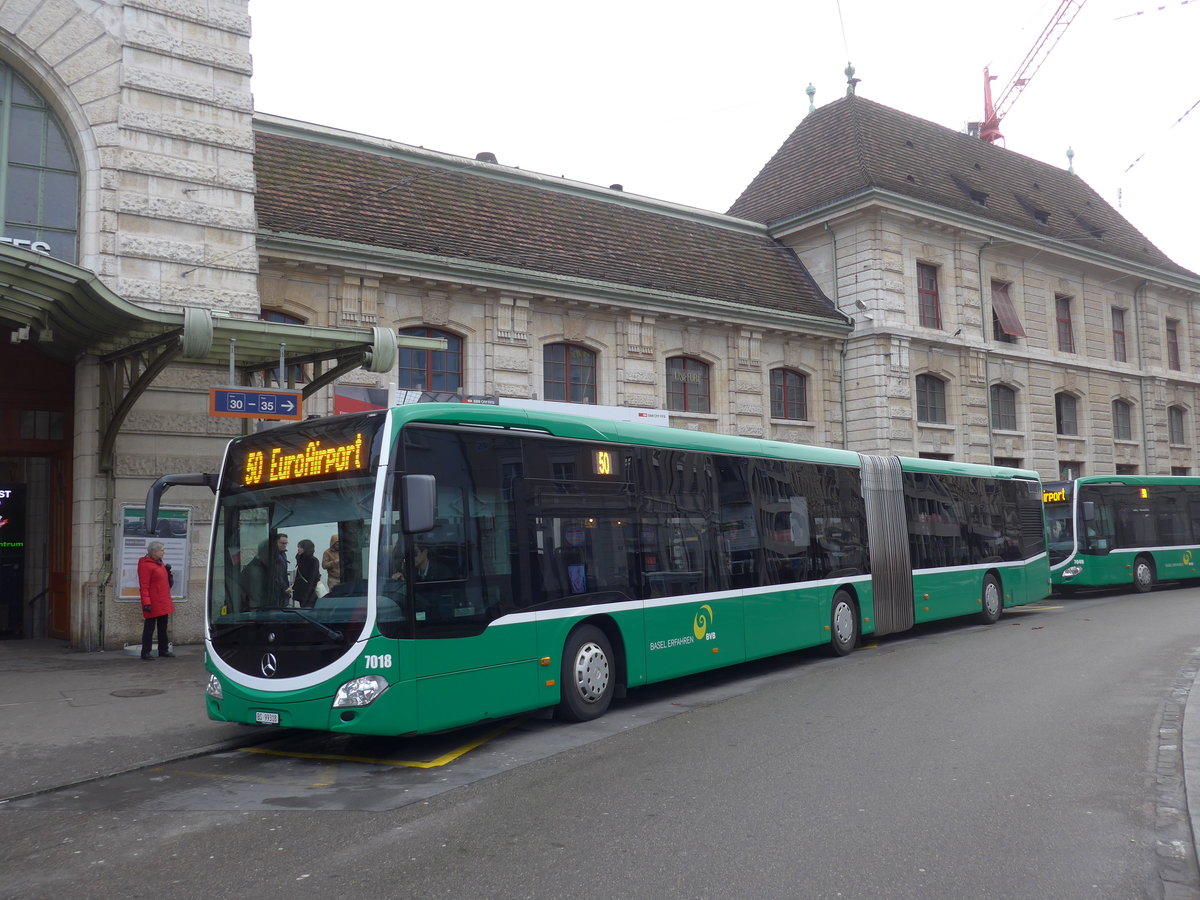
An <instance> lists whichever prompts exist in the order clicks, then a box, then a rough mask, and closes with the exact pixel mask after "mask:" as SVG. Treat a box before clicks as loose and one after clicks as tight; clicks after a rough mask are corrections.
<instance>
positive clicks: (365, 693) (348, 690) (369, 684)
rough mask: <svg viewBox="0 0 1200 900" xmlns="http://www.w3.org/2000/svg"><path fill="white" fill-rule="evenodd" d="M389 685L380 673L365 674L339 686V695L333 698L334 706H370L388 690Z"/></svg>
mask: <svg viewBox="0 0 1200 900" xmlns="http://www.w3.org/2000/svg"><path fill="white" fill-rule="evenodd" d="M387 686H388V683H387V681H386V680H385V679H383V678H382V677H380V676H379V675H364V676H363V677H362V678H355V679H353V680H351V681H347V682H346V683H345V684H343V685H342V686H341V687H340V688H338V692H337V696H336V697H334V698H333V708H334V709H344V708H345V707H347V706H370V705H371V704H372V703H374V702H375V701H376V700H377V699H378V698H379V695H380V694H382V693H383V692H384V691H386V690H387Z"/></svg>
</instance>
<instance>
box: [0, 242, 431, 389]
mask: <svg viewBox="0 0 1200 900" xmlns="http://www.w3.org/2000/svg"><path fill="white" fill-rule="evenodd" d="M0 324H4V325H8V326H9V327H11V328H13V329H18V333H17V337H16V338H15V339H17V340H30V341H33V342H36V344H37V346H38V348H39V349H40V350H42V351H44V352H46V353H48V354H50V355H51V356H56V357H59V358H61V359H64V360H73V359H75V358H76V357H78V356H79V355H80V354H85V353H86V354H91V355H95V356H99V357H101V358H104V359H112V358H115V357H119V356H124V355H127V354H129V353H133V352H141V351H144V350H147V349H150V348H152V347H156V346H167V345H177V348H178V353H177V354H172V355H173V356H178V357H179V358H181V359H184V360H188V361H191V362H198V363H209V364H213V365H228V364H229V362H230V358H231V353H232V358H233V364H234V367H235V368H236V369H237V370H239V371H240V372H242V373H244V374H245V373H250V372H254V371H264V370H266V369H268V368H270V369H275V368H277V367H278V366H279V362H280V345H281V344H282V345H284V346H283V354H284V364H285V365H299V364H304V363H310V362H319V361H323V360H336V361H337V362H338V363H339V364H340V365H339V368H341V367H342V365H345V364H347V363H351V362H354V363H355V364H354V365H349V366H346V368H345V369H343V371H346V370H348V369H352V368H358V367H359V366H361V367H362V368H365V369H367V370H368V371H370V372H388V371H391V370H392V369H393V368H394V367H395V364H396V351H397V348H398V347H399V346H405V347H416V348H425V349H431V350H441V349H444V342H443V341H442V340H440V339H431V338H407V337H406V338H398V337H397V335H396V332H395V331H393V330H391V329H387V328H328V327H316V326H310V325H288V324H282V323H278V322H265V321H261V320H259V319H239V318H233V317H232V316H223V315H221V313H220V312H215V313H214V312H213V311H211V310H209V309H202V308H198V307H188V308H185V309H181V310H179V311H171V312H163V311H159V310H152V309H147V308H146V307H142V306H138V305H137V304H134V303H131V302H129V301H128V300H125V299H123V298H122V297H120V296H118V295H117V294H116V293H114V292H113V291H111V290H110V289H109V288H108V287H106V286H105V285H104V284H103V283H102V282H101V281H100V279H99V278H98V277H97V276H96V275H95V273H93V272H90V271H89V270H87V269H82V268H80V267H78V266H74V265H71V264H70V263H65V262H62V261H61V260H57V259H53V258H52V257H49V256H45V255H43V254H40V253H35V252H33V251H30V250H21V249H18V248H16V247H11V246H7V245H3V244H0ZM231 342H232V343H231ZM324 383H328V381H323V384H324ZM319 386H320V385H319Z"/></svg>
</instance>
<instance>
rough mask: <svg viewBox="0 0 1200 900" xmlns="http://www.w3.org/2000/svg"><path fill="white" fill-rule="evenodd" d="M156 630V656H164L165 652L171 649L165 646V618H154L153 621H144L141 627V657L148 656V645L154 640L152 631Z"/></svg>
mask: <svg viewBox="0 0 1200 900" xmlns="http://www.w3.org/2000/svg"><path fill="white" fill-rule="evenodd" d="M155 627H157V628H158V655H159V656H166V655H167V651H168V650H170V649H171V648H170V647H169V646H167V617H166V616H165V615H164V616H155V617H154V618H153V619H146V621H145V624H144V625H142V656H149V655H150V645H151V643H152V642H153V638H154V629H155Z"/></svg>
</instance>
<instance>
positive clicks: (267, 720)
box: [254, 712, 279, 725]
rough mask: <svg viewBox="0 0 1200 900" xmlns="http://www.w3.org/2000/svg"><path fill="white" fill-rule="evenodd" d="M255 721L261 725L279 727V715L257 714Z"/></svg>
mask: <svg viewBox="0 0 1200 900" xmlns="http://www.w3.org/2000/svg"><path fill="white" fill-rule="evenodd" d="M254 721H255V722H257V723H258V724H259V725H278V724H279V713H268V712H256V713H255V714H254Z"/></svg>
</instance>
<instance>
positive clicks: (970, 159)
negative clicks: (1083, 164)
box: [729, 95, 1195, 277]
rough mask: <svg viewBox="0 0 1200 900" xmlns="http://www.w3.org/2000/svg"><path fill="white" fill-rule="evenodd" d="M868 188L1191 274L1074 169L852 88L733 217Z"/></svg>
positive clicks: (785, 149) (781, 211)
mask: <svg viewBox="0 0 1200 900" xmlns="http://www.w3.org/2000/svg"><path fill="white" fill-rule="evenodd" d="M869 189H879V190H885V191H890V192H894V193H897V194H901V195H904V196H907V197H911V198H913V199H915V200H919V201H923V202H926V203H931V204H935V205H937V206H941V207H946V208H949V209H951V210H957V211H959V212H963V213H967V214H970V215H973V216H979V217H981V218H983V219H990V220H992V221H993V222H997V223H1001V224H1004V225H1007V226H1011V227H1016V228H1020V229H1023V230H1025V231H1029V232H1032V233H1035V234H1038V235H1043V236H1045V237H1047V238H1053V239H1056V240H1061V241H1066V242H1069V243H1072V244H1077V245H1079V246H1081V247H1086V248H1088V249H1091V250H1094V251H1097V252H1100V253H1106V254H1110V255H1112V256H1115V257H1118V258H1121V259H1125V260H1129V261H1133V262H1137V263H1140V264H1142V265H1149V266H1154V267H1156V268H1161V269H1164V270H1167V271H1170V272H1174V273H1177V274H1184V275H1189V276H1192V277H1195V276H1194V273H1192V272H1189V271H1188V270H1187V269H1185V268H1183V267H1182V266H1179V265H1177V264H1175V263H1174V262H1172V261H1171V260H1170V259H1169V258H1168V257H1167V255H1166V254H1165V253H1163V252H1162V251H1161V250H1159V249H1158V248H1157V247H1155V246H1154V245H1153V244H1152V243H1150V241H1149V240H1147V238H1146V237H1145V236H1144V235H1143V234H1142V233H1141V232H1140V231H1138V230H1137V229H1136V228H1134V227H1133V226H1132V225H1131V224H1130V223H1129V222H1128V221H1126V220H1125V218H1123V217H1122V216H1121V214H1120V213H1118V212H1117V211H1116V210H1115V209H1113V208H1112V207H1111V206H1109V205H1108V203H1107V202H1106V201H1105V200H1104V199H1103V198H1102V197H1101V196H1100V195H1099V194H1097V193H1096V192H1095V191H1094V190H1092V189H1091V188H1090V187H1088V185H1087V183H1086V182H1084V181H1083V179H1081V178H1080V177H1079V176H1077V175H1074V174H1072V173H1070V172H1068V171H1066V170H1065V169H1060V168H1057V167H1055V166H1051V165H1047V164H1046V163H1043V162H1038V161H1037V160H1034V159H1030V158H1029V157H1027V156H1022V155H1021V154H1019V153H1015V152H1014V151H1012V150H1006V149H1004V148H1003V147H998V146H996V145H994V144H989V143H987V142H985V141H981V140H980V139H979V138H974V137H971V136H969V135H966V134H962V133H959V132H957V131H954V130H952V129H949V128H945V127H943V126H941V125H936V124H934V123H933V122H928V121H926V120H924V119H919V118H917V117H916V116H911V115H908V114H907V113H902V112H899V111H897V110H895V109H891V108H890V107H887V106H884V105H883V104H881V103H876V102H875V101H873V100H868V99H866V98H865V97H860V96H857V95H852V96H848V97H843V98H841V99H839V100H836V101H834V102H832V103H829V104H827V105H825V106H823V107H820V108H819V109H817V110H816V111H814V112H812V113H809V115H808V116H807V117H806V118H804V119H803V120H802V121H801V122H800V124H799V125H798V126H797V127H796V130H795V131H793V132H792V134H791V136H790V137H789V138H788V139H787V140H786V141H784V142H783V146H782V147H780V148H779V150H778V151H777V152H776V154H775V155H774V156H773V157H772V158H771V160H770V162H768V163H767V164H766V165H765V166H763V169H762V171H761V172H759V173H758V176H757V177H756V178H755V179H754V180H753V181H752V182H750V185H749V187H747V188H746V190H745V191H743V192H742V195H741V196H740V197H739V198H738V199H737V201H736V202H735V203H734V204H733V206H732V207H730V209H729V215H731V216H738V217H741V218H746V219H753V220H754V221H757V222H764V223H767V224H771V223H778V222H781V221H782V220H785V219H789V218H791V217H793V216H797V215H801V214H803V213H807V212H810V211H812V210H815V209H818V208H820V207H822V206H825V205H827V204H829V203H832V202H834V201H837V200H840V199H843V198H846V197H851V196H853V195H855V194H858V193H862V192H864V191H867V190H869Z"/></svg>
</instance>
